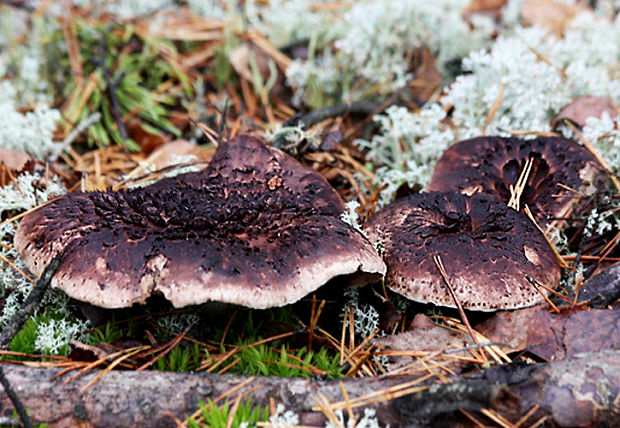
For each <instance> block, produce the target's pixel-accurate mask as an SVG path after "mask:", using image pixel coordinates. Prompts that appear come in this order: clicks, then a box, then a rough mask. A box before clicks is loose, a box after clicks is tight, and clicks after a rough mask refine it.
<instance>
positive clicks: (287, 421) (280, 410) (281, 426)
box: [269, 404, 299, 428]
mask: <svg viewBox="0 0 620 428" xmlns="http://www.w3.org/2000/svg"><path fill="white" fill-rule="evenodd" d="M269 424H270V426H272V427H274V428H286V427H289V426H291V425H299V416H298V415H297V414H295V413H294V412H293V411H292V410H286V408H285V407H284V405H283V404H278V405H277V406H276V413H275V414H274V415H271V416H270V417H269Z"/></svg>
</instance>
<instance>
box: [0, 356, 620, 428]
mask: <svg viewBox="0 0 620 428" xmlns="http://www.w3.org/2000/svg"><path fill="white" fill-rule="evenodd" d="M5 370H6V373H7V378H8V379H9V381H10V382H11V383H12V384H13V385H15V386H16V387H17V388H18V389H19V391H20V393H21V395H22V396H23V400H24V404H25V405H26V407H27V408H28V409H29V411H30V415H31V417H32V418H33V419H34V420H35V421H36V422H37V423H45V422H47V423H59V424H63V423H64V424H65V425H66V424H78V423H80V422H81V421H88V422H89V423H91V424H92V425H94V426H135V427H140V426H160V425H173V424H174V420H173V418H179V419H180V420H183V419H184V418H185V417H187V415H189V414H191V413H192V412H194V411H195V410H196V409H197V405H198V402H199V401H207V400H208V399H212V400H215V399H217V398H218V397H220V396H222V395H224V394H227V393H228V395H227V396H228V397H229V399H231V400H234V397H232V396H231V395H230V391H231V390H232V389H233V388H236V389H235V394H244V393H247V392H248V391H250V390H253V392H252V393H251V395H250V396H251V399H252V403H253V404H254V405H263V406H264V405H268V404H269V399H270V398H272V399H275V401H276V402H277V403H282V404H283V405H284V406H285V408H286V409H287V410H292V411H293V412H295V413H297V414H298V415H299V418H300V421H299V422H300V424H303V425H315V426H316V425H321V426H322V425H323V424H324V423H325V416H324V415H323V414H322V413H320V412H316V411H313V410H312V408H313V407H315V406H316V402H315V401H314V398H316V397H319V394H320V395H321V396H323V397H325V399H326V400H327V403H336V404H333V406H337V405H338V402H344V401H345V400H346V399H345V397H343V392H342V389H341V387H340V382H342V384H343V386H344V388H345V390H346V392H347V396H348V399H349V402H357V401H359V399H360V398H361V397H364V396H369V395H370V394H372V397H374V398H373V400H367V401H365V402H367V403H369V404H367V405H366V407H367V408H373V409H375V410H376V412H377V415H379V419H380V421H381V423H382V425H383V424H387V423H389V424H390V425H391V426H403V425H409V426H411V425H414V426H415V425H417V424H430V425H434V424H436V423H438V422H439V421H443V422H444V423H445V421H450V420H453V421H455V423H456V421H457V420H463V418H465V416H464V415H465V413H462V412H461V411H460V410H459V409H463V410H465V411H467V412H477V411H481V413H479V414H476V417H477V418H481V419H484V418H485V416H484V415H487V414H493V412H497V413H499V414H501V415H502V416H503V417H504V418H507V419H508V420H511V421H513V422H516V421H518V420H519V419H520V418H522V417H524V416H527V418H528V420H527V422H528V423H526V424H525V426H527V425H531V424H533V423H534V422H535V421H536V420H539V419H540V418H547V420H549V421H552V422H553V423H555V424H558V425H563V426H566V425H582V426H587V425H605V424H609V425H610V426H611V425H613V421H617V418H618V412H619V411H620V409H618V403H617V399H616V397H617V396H618V394H619V393H620V351H605V352H600V353H595V354H580V355H577V356H576V357H574V358H570V359H566V360H562V361H554V362H551V363H548V364H537V365H525V364H506V365H503V366H499V367H495V368H491V369H487V370H485V371H483V372H481V373H479V374H477V375H474V376H469V377H466V378H461V379H459V380H456V381H455V382H453V383H451V384H437V385H433V386H431V387H430V388H429V389H427V390H425V391H421V392H416V393H414V394H410V395H407V396H404V397H401V398H398V399H389V398H390V395H389V394H388V393H387V392H388V391H395V390H398V387H399V386H403V385H405V386H407V388H410V387H411V386H414V387H415V386H419V385H420V384H419V383H416V382H412V381H413V380H414V378H413V377H407V376H400V377H383V378H381V377H376V378H362V379H343V380H323V379H288V378H275V377H263V378H255V379H252V380H250V381H248V378H245V377H242V376H234V375H214V374H207V373H195V374H189V373H170V372H168V373H166V372H158V371H150V372H149V371H142V372H137V371H112V372H110V373H108V374H106V375H105V376H104V377H103V378H101V379H100V380H99V381H98V382H97V383H95V384H93V385H92V386H91V387H90V388H89V389H87V390H86V391H85V392H83V393H80V389H81V388H82V387H83V386H84V385H86V384H88V383H89V382H91V381H92V380H93V379H94V378H95V377H96V376H97V375H98V374H99V372H98V371H93V372H91V373H87V374H85V375H84V376H82V377H80V378H78V379H74V380H72V381H70V382H68V383H65V379H64V378H56V375H57V374H58V372H59V371H60V369H44V368H36V367H24V366H17V365H10V366H6V367H5ZM407 382H412V383H410V384H407ZM420 389H424V388H410V389H409V390H410V391H416V390H417V391H419V390H420ZM382 391H383V392H384V393H382ZM395 396H398V394H394V393H393V394H392V395H391V397H395ZM614 400H616V401H614ZM328 406H331V405H329V404H328ZM330 408H331V407H330ZM534 408H535V409H536V410H535V411H532V410H533V409H534ZM0 409H2V412H3V414H2V415H0V417H1V416H7V415H10V414H12V411H13V409H12V407H11V404H10V401H9V399H8V398H7V396H6V395H0ZM354 410H355V412H356V413H357V414H361V413H360V412H361V408H355V409H354Z"/></svg>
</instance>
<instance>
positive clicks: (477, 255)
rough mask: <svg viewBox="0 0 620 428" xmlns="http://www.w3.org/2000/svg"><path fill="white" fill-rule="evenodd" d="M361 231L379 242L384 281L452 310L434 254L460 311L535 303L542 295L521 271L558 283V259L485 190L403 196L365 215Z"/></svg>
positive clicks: (517, 216)
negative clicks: (373, 213)
mask: <svg viewBox="0 0 620 428" xmlns="http://www.w3.org/2000/svg"><path fill="white" fill-rule="evenodd" d="M365 231H366V234H367V235H368V238H369V239H370V240H371V241H374V242H379V243H380V244H382V246H383V247H384V255H383V257H384V260H385V263H386V264H387V267H388V272H387V276H386V285H387V286H388V287H390V288H391V289H392V290H394V291H396V292H397V293H400V294H402V295H403V296H405V297H408V298H409V299H412V300H415V301H418V302H423V303H434V304H436V305H440V306H449V307H455V302H454V299H453V298H452V296H451V295H450V292H449V289H448V287H447V285H446V284H445V281H444V280H443V278H442V276H441V274H440V272H439V269H438V267H437V265H436V264H435V261H434V256H440V257H441V260H442V262H443V264H444V266H445V270H446V272H447V275H448V279H449V281H450V284H451V286H452V288H453V289H454V291H455V294H456V296H457V299H458V300H459V302H460V303H461V305H463V307H464V308H466V309H472V310H479V311H491V310H496V309H516V308H521V307H525V306H530V305H534V304H536V303H538V302H540V301H542V300H543V297H542V295H541V294H540V293H539V292H538V291H536V288H535V287H534V286H533V285H532V284H531V283H530V282H529V281H528V280H527V279H526V276H528V275H529V276H530V277H531V278H534V279H536V280H538V281H539V282H541V283H543V284H544V285H546V286H548V287H551V288H555V287H556V286H557V285H558V283H559V281H560V273H561V272H560V266H559V263H558V261H557V260H556V258H555V256H554V254H553V252H552V250H551V248H550V247H549V244H548V243H547V241H546V240H545V237H544V236H543V235H542V233H540V231H539V230H538V229H537V228H536V226H535V225H534V224H533V223H532V222H531V221H530V220H529V219H528V218H527V217H526V216H525V215H524V214H522V213H519V212H517V211H515V210H513V209H512V208H508V207H507V206H506V205H505V204H503V203H501V202H499V201H498V200H497V199H496V198H494V197H492V196H489V195H485V194H481V193H479V194H476V195H474V196H472V197H468V196H466V195H463V194H461V193H459V192H429V193H419V194H416V195H411V196H407V197H404V198H402V199H398V200H396V202H394V203H392V204H390V205H388V206H387V207H385V208H384V209H382V210H381V211H379V212H378V213H377V214H375V215H374V216H373V217H371V218H370V220H369V221H368V222H367V223H366V226H365ZM541 291H543V292H544V289H542V290H541Z"/></svg>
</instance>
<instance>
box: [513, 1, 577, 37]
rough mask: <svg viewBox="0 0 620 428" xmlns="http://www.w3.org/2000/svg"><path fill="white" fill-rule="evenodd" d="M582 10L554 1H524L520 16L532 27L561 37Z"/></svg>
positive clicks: (575, 6)
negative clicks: (541, 28)
mask: <svg viewBox="0 0 620 428" xmlns="http://www.w3.org/2000/svg"><path fill="white" fill-rule="evenodd" d="M583 10H584V8H583V7H582V6H578V5H573V4H568V3H561V2H559V1H554V0H525V2H523V6H521V16H522V17H523V19H525V20H526V21H527V22H529V23H530V24H532V25H538V26H540V27H543V28H547V29H549V30H551V32H552V33H554V34H557V35H561V34H562V33H563V32H564V29H565V28H566V26H567V25H568V24H569V23H570V21H571V20H572V19H573V18H574V17H575V15H577V13H579V12H581V11H583Z"/></svg>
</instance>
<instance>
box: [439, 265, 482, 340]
mask: <svg viewBox="0 0 620 428" xmlns="http://www.w3.org/2000/svg"><path fill="white" fill-rule="evenodd" d="M433 260H434V261H435V264H436V265H437V269H439V273H440V274H441V277H442V278H443V280H444V282H445V283H446V285H447V286H448V290H450V296H452V299H453V300H454V303H455V304H456V307H457V308H458V310H459V315H460V316H461V319H462V320H463V324H465V327H467V331H468V332H469V335H470V336H471V339H472V340H473V341H474V343H475V344H476V345H478V344H479V343H480V342H478V338H477V337H476V335H475V334H474V329H472V328H471V325H470V324H469V320H468V319H467V316H466V315H465V311H464V310H463V306H461V302H459V299H458V298H457V297H456V293H455V292H454V289H453V288H452V285H451V284H450V281H449V280H448V274H447V273H446V269H445V268H444V266H443V262H442V261H441V256H439V255H435V256H434V257H433Z"/></svg>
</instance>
